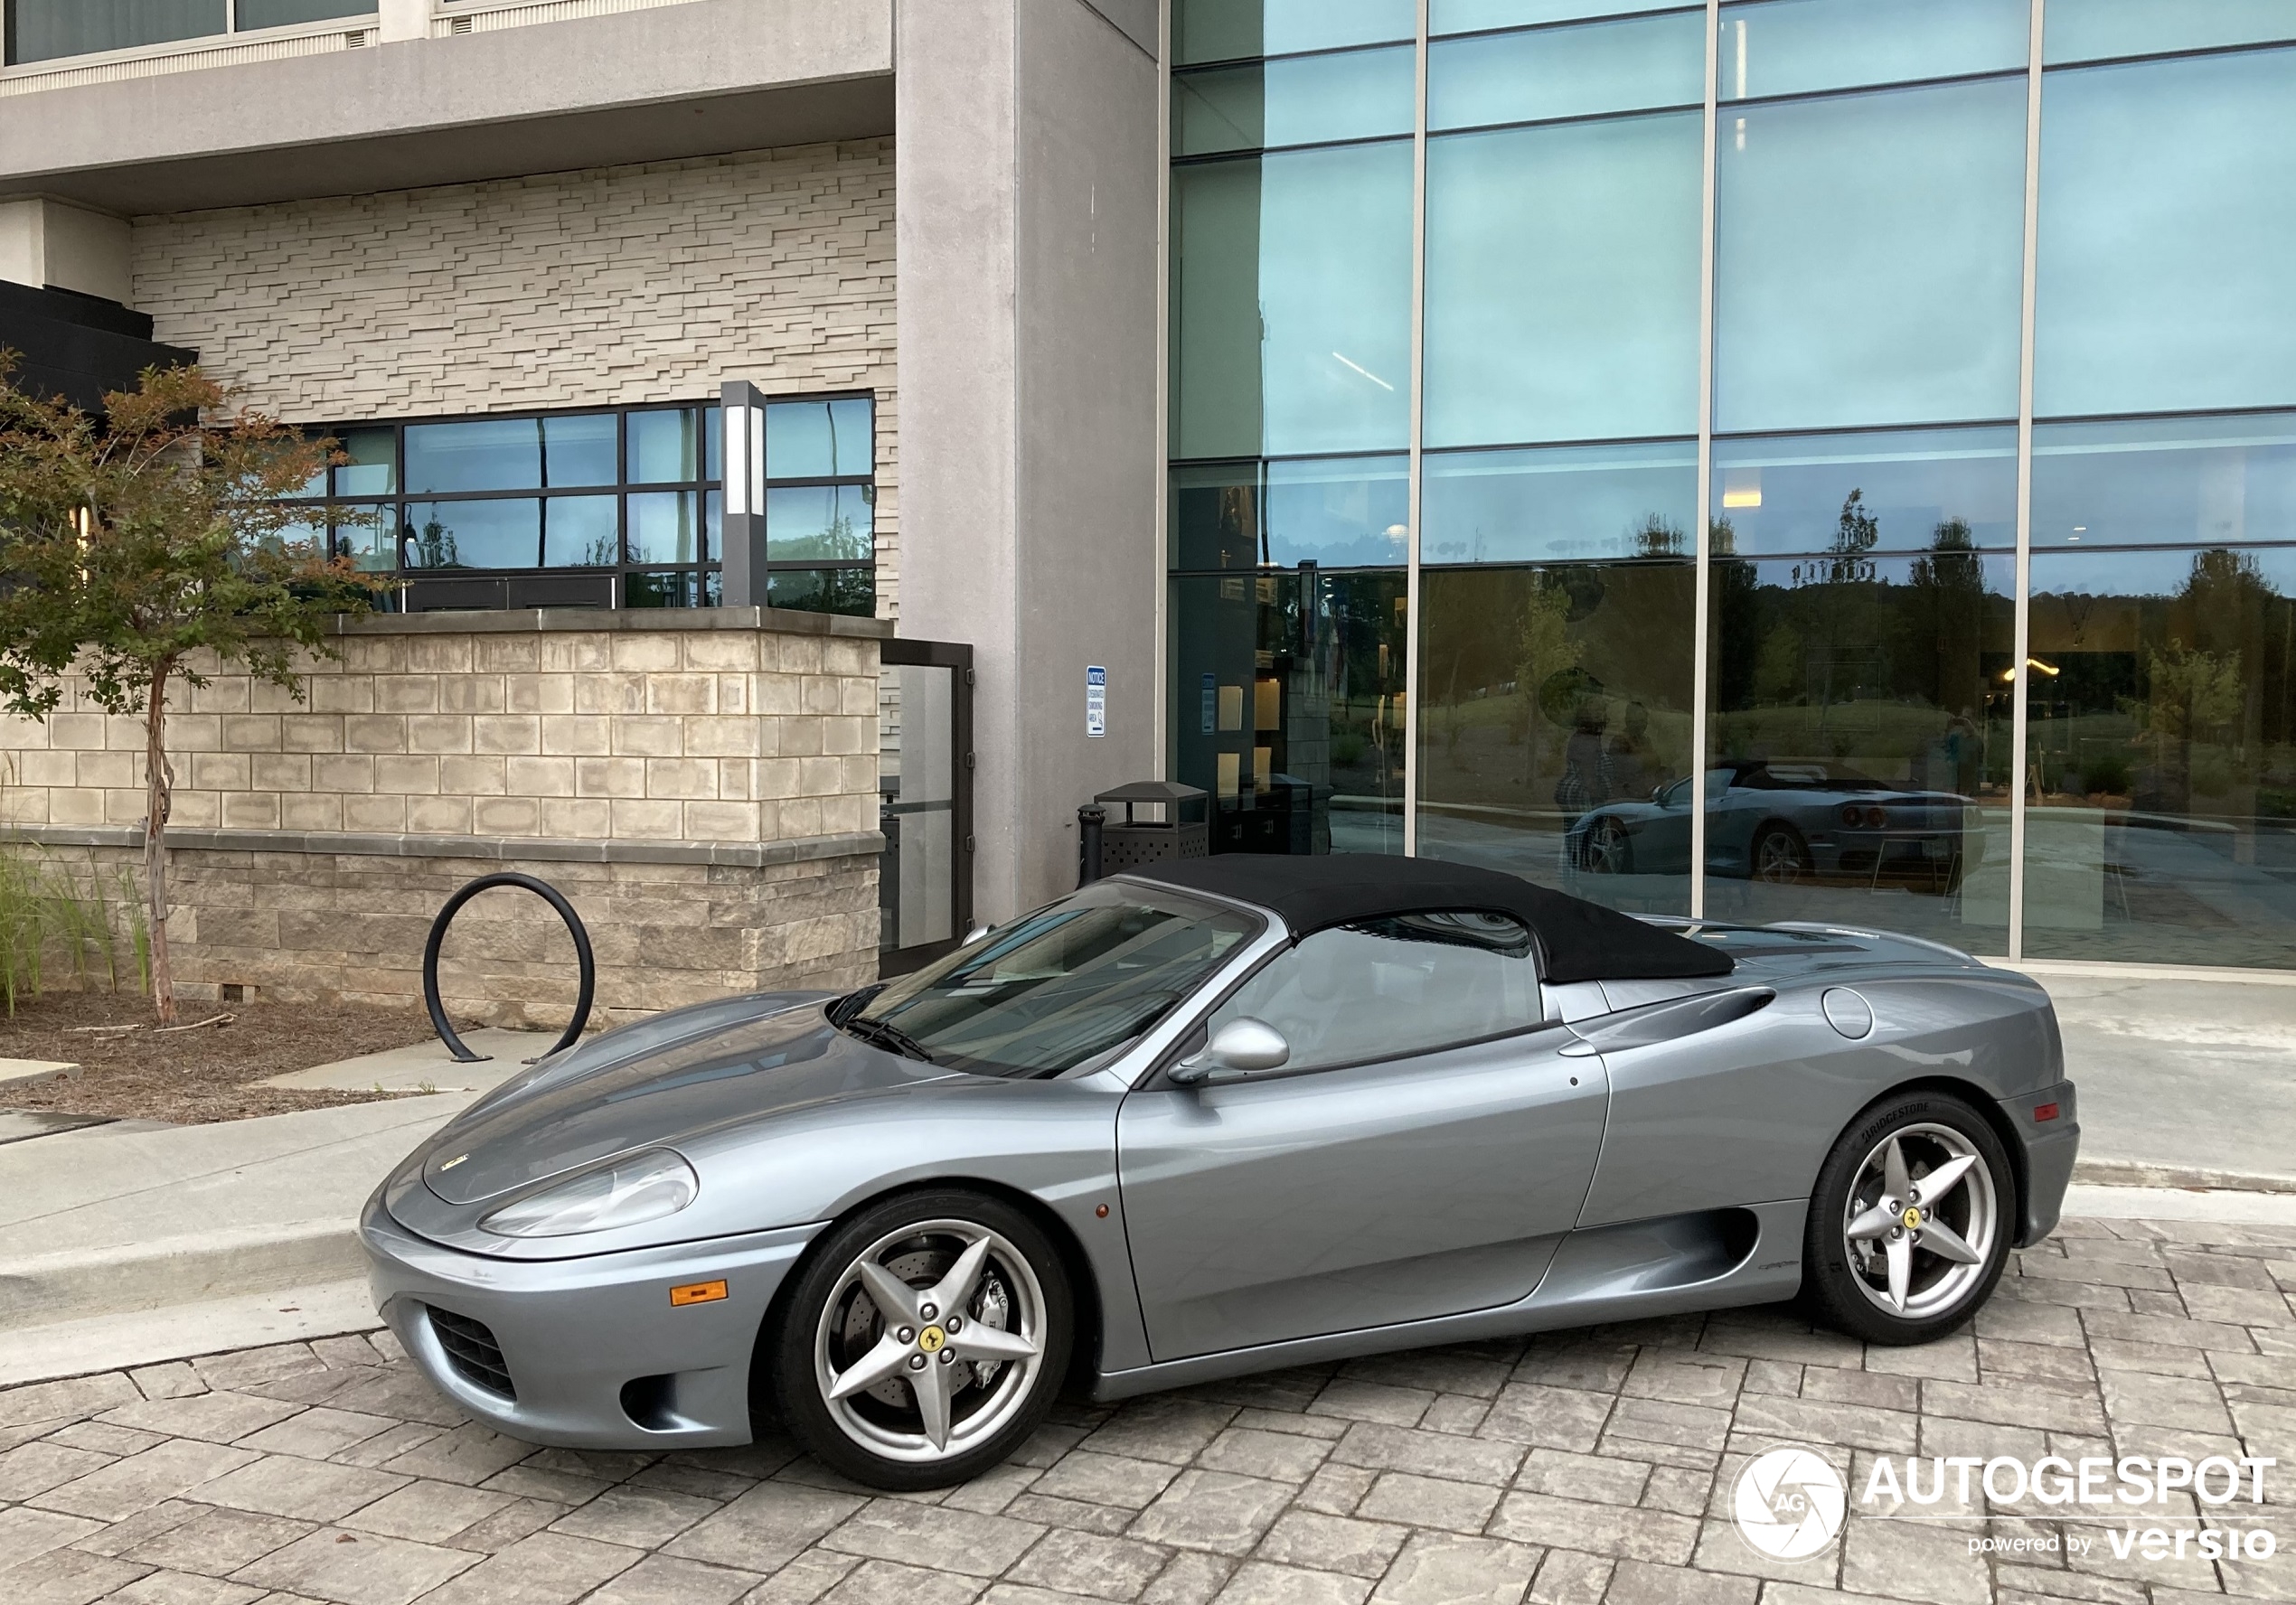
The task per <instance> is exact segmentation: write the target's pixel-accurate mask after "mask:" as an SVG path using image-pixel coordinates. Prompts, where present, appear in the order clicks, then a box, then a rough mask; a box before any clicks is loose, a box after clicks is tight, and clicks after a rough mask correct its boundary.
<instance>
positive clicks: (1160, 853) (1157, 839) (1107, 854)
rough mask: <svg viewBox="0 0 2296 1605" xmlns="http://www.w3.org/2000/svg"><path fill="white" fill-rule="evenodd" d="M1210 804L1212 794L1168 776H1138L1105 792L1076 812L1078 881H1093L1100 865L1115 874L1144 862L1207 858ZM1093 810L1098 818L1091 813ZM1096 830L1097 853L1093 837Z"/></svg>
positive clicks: (1099, 870)
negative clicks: (1136, 778)
mask: <svg viewBox="0 0 2296 1605" xmlns="http://www.w3.org/2000/svg"><path fill="white" fill-rule="evenodd" d="M1210 803H1211V795H1210V793H1208V792H1205V791H1203V790H1201V789H1200V788H1199V787H1196V786H1191V785H1181V784H1179V783H1178V782H1176V781H1169V780H1136V781H1134V782H1133V783H1132V784H1129V785H1120V786H1117V787H1116V788H1115V790H1113V791H1106V792H1103V793H1100V794H1099V795H1098V796H1096V797H1095V798H1094V799H1093V800H1092V805H1091V806H1089V807H1087V808H1083V809H1079V810H1078V811H1077V820H1078V823H1079V830H1078V839H1077V858H1078V860H1079V861H1078V864H1077V870H1078V875H1077V883H1078V884H1079V885H1082V884H1084V883H1085V882H1087V881H1089V880H1091V879H1092V878H1094V871H1095V869H1097V870H1098V872H1099V873H1100V874H1102V875H1116V874H1120V873H1122V872H1123V871H1124V870H1126V869H1131V868H1137V867H1139V866H1140V865H1143V864H1160V863H1164V862H1168V861H1169V860H1171V859H1200V858H1204V857H1207V856H1208V855H1209V853H1210V852H1211V821H1210V814H1209V809H1210ZM1094 814H1097V815H1099V816H1100V817H1099V820H1098V821H1095V820H1093V819H1092V818H1091V817H1090V816H1092V815H1094ZM1094 834H1097V836H1098V838H1099V850H1098V852H1097V853H1096V854H1095V853H1094V852H1093V850H1092V845H1091V841H1090V840H1089V839H1090V838H1091V837H1092V836H1093V835H1094ZM1094 859H1097V860H1098V861H1097V863H1095V862H1094Z"/></svg>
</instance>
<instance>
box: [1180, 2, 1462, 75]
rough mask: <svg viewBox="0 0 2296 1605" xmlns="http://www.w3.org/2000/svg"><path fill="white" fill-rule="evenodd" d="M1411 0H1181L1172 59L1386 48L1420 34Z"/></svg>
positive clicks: (1216, 58)
mask: <svg viewBox="0 0 2296 1605" xmlns="http://www.w3.org/2000/svg"><path fill="white" fill-rule="evenodd" d="M1418 26H1419V24H1418V7H1417V6H1416V5H1415V4H1414V0H1181V3H1180V4H1179V5H1176V6H1175V7H1173V10H1172V59H1173V60H1174V61H1179V62H1181V63H1183V64H1185V63H1187V62H1190V61H1237V60H1240V59H1242V58H1244V57H1247V56H1274V55H1280V54H1282V53H1283V52H1285V51H1306V50H1329V49H1331V48H1333V47H1335V46H1339V45H1345V44H1386V43H1388V42H1392V41H1395V40H1401V39H1410V38H1413V37H1414V36H1416V33H1418Z"/></svg>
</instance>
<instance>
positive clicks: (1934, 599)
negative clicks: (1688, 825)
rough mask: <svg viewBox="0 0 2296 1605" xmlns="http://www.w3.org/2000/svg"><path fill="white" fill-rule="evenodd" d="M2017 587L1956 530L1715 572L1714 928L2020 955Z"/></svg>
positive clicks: (1709, 896) (1710, 894)
mask: <svg viewBox="0 0 2296 1605" xmlns="http://www.w3.org/2000/svg"><path fill="white" fill-rule="evenodd" d="M1724 545H1727V542H1726V541H1724V540H1719V539H1717V546H1724ZM2014 572H2015V560H2014V559H2013V558H2010V557H2009V556H2005V555H2002V556H1994V555H1986V554H1981V553H1980V552H1978V551H1976V550H1974V549H1971V548H1970V547H1969V546H1968V545H1967V544H1966V543H1965V542H1964V541H1963V539H1962V535H1961V533H1960V531H1959V530H1955V529H1953V528H1950V527H1949V528H1947V529H1944V530H1939V531H1938V533H1937V535H1936V537H1935V538H1934V540H1933V542H1932V543H1931V549H1930V550H1928V551H1926V552H1924V553H1923V554H1921V555H1920V556H1917V557H1911V556H1908V557H1868V556H1859V555H1857V554H1856V552H1855V551H1854V549H1844V550H1840V551H1836V552H1831V553H1829V554H1828V555H1825V556H1822V557H1809V558H1774V559H1770V560H1766V561H1764V560H1750V559H1747V558H1722V559H1720V560H1717V562H1716V564H1715V567H1714V574H1713V577H1712V581H1711V586H1712V589H1711V596H1712V598H1713V603H1712V605H1713V614H1712V620H1713V622H1712V625H1711V629H1712V640H1713V652H1714V659H1713V668H1712V676H1713V679H1712V685H1713V688H1714V708H1713V712H1712V714H1711V716H1710V723H1709V728H1710V729H1711V731H1712V732H1713V735H1712V741H1713V747H1712V755H1713V756H1712V757H1711V758H1710V759H1709V762H1710V764H1711V765H1713V771H1712V773H1711V774H1710V776H1709V781H1708V798H1707V851H1706V870H1707V883H1706V886H1707V890H1706V912H1707V913H1708V915H1709V916H1712V917H1715V918H1717V919H1728V920H1740V921H1749V922H1767V921H1771V920H1783V919H1798V920H1816V921H1821V922H1829V921H1830V922H1847V923H1851V924H1857V925H1878V926H1879V927H1881V928H1882V929H1884V930H1890V931H1905V932H1910V933H1912V934H1916V935H1923V936H1928V937H1932V938H1934V939H1936V940H1940V941H1944V942H1949V943H1952V944H1953V945H1954V946H1956V947H1962V948H1964V949H1968V950H1970V951H1973V952H1978V953H2001V952H2004V951H2006V948H2005V943H2007V940H2008V922H2009V806H2010V792H2009V774H2010V757H2011V751H2012V749H2011V745H2010V727H2011V709H2010V694H2009V682H2008V680H2007V678H2006V677H2007V676H2008V674H2009V668H2010V661H2011V651H2012V645H2013V642H2014V631H2013V624H2014V609H2013V607H2012V605H2011V600H2010V593H2011V586H2012V582H2013V577H2014Z"/></svg>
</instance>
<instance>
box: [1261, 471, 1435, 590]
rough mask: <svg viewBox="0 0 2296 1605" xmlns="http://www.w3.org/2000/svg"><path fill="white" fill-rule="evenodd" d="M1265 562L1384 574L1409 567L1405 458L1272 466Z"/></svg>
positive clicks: (1269, 480)
mask: <svg viewBox="0 0 2296 1605" xmlns="http://www.w3.org/2000/svg"><path fill="white" fill-rule="evenodd" d="M1266 509H1267V514H1266V516H1267V560H1268V561H1269V562H1271V563H1275V564H1277V565H1279V566H1281V567H1284V568H1289V567H1292V566H1294V565H1295V564H1299V563H1303V562H1313V563H1319V564H1321V565H1322V566H1323V567H1324V568H1379V567H1384V566H1389V565H1393V564H1397V563H1400V562H1402V561H1403V560H1404V558H1405V555H1406V552H1407V543H1408V538H1409V532H1410V531H1409V524H1408V520H1409V518H1410V515H1411V496H1410V480H1409V475H1408V473H1407V460H1406V459H1405V458H1402V457H1354V458H1339V459H1326V460H1323V461H1320V462H1311V463H1270V464H1268V465H1267V489H1266Z"/></svg>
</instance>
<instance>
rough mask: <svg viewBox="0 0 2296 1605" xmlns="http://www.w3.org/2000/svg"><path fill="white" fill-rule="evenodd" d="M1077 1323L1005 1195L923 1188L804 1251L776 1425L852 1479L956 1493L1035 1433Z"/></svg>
mask: <svg viewBox="0 0 2296 1605" xmlns="http://www.w3.org/2000/svg"><path fill="white" fill-rule="evenodd" d="M1073 1328H1074V1320H1073V1318H1072V1306H1071V1301H1070V1296H1069V1291H1068V1281H1067V1278H1066V1277H1065V1276H1064V1275H1063V1274H1062V1272H1061V1268H1060V1262H1059V1256H1058V1255H1057V1254H1056V1253H1054V1251H1053V1249H1052V1245H1051V1244H1049V1242H1048V1241H1047V1240H1046V1238H1045V1235H1044V1234H1043V1232H1042V1231H1040V1229H1039V1228H1038V1226H1037V1225H1036V1223H1035V1222H1033V1221H1032V1220H1030V1218H1029V1217H1028V1216H1027V1215H1024V1214H1023V1213H1021V1211H1020V1210H1018V1209H1015V1208H1013V1207H1012V1206H1010V1205H1008V1204H1005V1203H1003V1202H1002V1200H999V1199H996V1198H992V1197H984V1196H981V1195H977V1194H971V1193H950V1192H935V1193H917V1194H910V1195H908V1196H907V1197H896V1198H892V1199H889V1200H887V1201H886V1202H885V1203H883V1204H880V1205H876V1206H871V1207H870V1208H869V1209H866V1210H863V1211H862V1212H861V1214H859V1215H855V1216H854V1217H852V1219H850V1220H847V1221H845V1222H844V1223H842V1225H838V1226H835V1227H833V1228H832V1229H831V1230H830V1231H829V1233H827V1234H825V1236H824V1238H823V1241H822V1242H821V1243H820V1244H818V1245H817V1247H816V1250H815V1252H814V1253H813V1254H811V1255H809V1256H808V1259H807V1262H806V1267H805V1270H804V1271H803V1272H801V1273H800V1275H799V1278H798V1281H797V1285H796V1288H795V1292H794V1294H793V1296H792V1298H791V1299H790V1300H789V1304H788V1307H787V1313H786V1318H785V1319H784V1321H783V1324H782V1327H781V1329H780V1332H779V1340H778V1343H777V1345H776V1353H775V1355H774V1356H773V1376H774V1383H775V1394H776V1400H777V1402H778V1403H779V1405H780V1409H781V1413H782V1419H783V1420H784V1421H785V1422H786V1423H787V1424H788V1426H789V1427H790V1429H791V1431H794V1432H795V1434H796V1435H797V1437H798V1438H799V1440H800V1441H803V1442H804V1443H805V1447H806V1448H807V1449H809V1450H813V1452H814V1455H815V1456H816V1457H817V1458H818V1459H820V1460H822V1461H823V1462H824V1463H826V1464H827V1465H829V1466H830V1467H831V1468H833V1469H835V1470H838V1471H841V1472H842V1473H844V1474H845V1475H846V1476H848V1477H851V1478H853V1479H855V1480H856V1481H859V1482H865V1483H869V1484H870V1485H872V1486H874V1487H878V1488H895V1489H915V1488H938V1487H941V1486H943V1485H945V1484H947V1483H953V1482H961V1481H964V1480H965V1478H970V1477H973V1476H975V1475H977V1474H978V1473H979V1472H981V1471H983V1470H985V1469H987V1468H988V1467H990V1466H993V1465H994V1464H996V1463H997V1462H998V1461H999V1460H1002V1459H1003V1458H1004V1457H1005V1456H1006V1455H1007V1454H1010V1453H1011V1452H1012V1450H1013V1449H1015V1448H1017V1447H1018V1446H1019V1445H1020V1443H1021V1441H1023V1440H1024V1439H1026V1438H1027V1436H1028V1435H1029V1434H1030V1432H1032V1431H1035V1430H1036V1427H1037V1425H1038V1423H1039V1422H1041V1421H1042V1420H1043V1418H1044V1413H1045V1412H1046V1411H1047V1410H1048V1409H1049V1408H1050V1406H1051V1403H1052V1400H1053V1397H1054V1395H1055V1394H1056V1393H1057V1392H1058V1390H1059V1385H1060V1382H1061V1379H1062V1377H1063V1375H1064V1374H1065V1373H1066V1371H1067V1369H1068V1350H1069V1344H1070V1338H1071V1333H1072V1331H1073Z"/></svg>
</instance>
